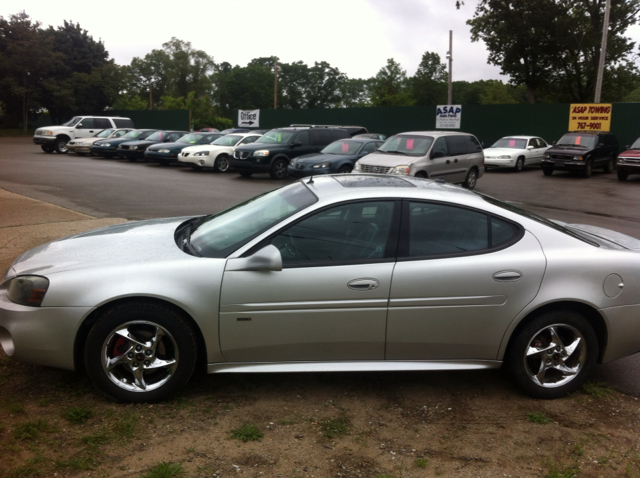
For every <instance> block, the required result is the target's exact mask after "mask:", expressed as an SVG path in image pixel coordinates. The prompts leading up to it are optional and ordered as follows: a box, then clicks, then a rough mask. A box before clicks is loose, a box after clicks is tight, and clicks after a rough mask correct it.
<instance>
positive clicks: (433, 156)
mask: <svg viewBox="0 0 640 478" xmlns="http://www.w3.org/2000/svg"><path fill="white" fill-rule="evenodd" d="M436 158H444V153H443V152H442V151H434V152H433V153H431V159H436Z"/></svg>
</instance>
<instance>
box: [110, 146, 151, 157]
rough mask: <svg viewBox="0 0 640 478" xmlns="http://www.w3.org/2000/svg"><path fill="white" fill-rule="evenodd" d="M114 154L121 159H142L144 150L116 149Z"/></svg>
mask: <svg viewBox="0 0 640 478" xmlns="http://www.w3.org/2000/svg"><path fill="white" fill-rule="evenodd" d="M116 152H117V153H118V154H119V155H120V156H121V157H123V158H127V159H142V158H144V153H145V150H143V149H123V148H118V149H117V150H116Z"/></svg>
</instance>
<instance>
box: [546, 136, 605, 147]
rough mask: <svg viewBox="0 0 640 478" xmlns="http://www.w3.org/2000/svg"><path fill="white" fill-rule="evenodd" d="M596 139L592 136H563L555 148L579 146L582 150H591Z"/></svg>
mask: <svg viewBox="0 0 640 478" xmlns="http://www.w3.org/2000/svg"><path fill="white" fill-rule="evenodd" d="M597 141H598V137H597V136H596V135H593V134H586V135H583V134H565V135H564V136H563V137H562V138H560V141H558V142H557V143H556V146H562V145H565V146H567V145H568V146H579V147H584V148H593V147H595V146H596V144H597Z"/></svg>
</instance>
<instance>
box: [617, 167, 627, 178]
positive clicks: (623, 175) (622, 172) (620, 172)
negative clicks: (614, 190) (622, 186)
mask: <svg viewBox="0 0 640 478" xmlns="http://www.w3.org/2000/svg"><path fill="white" fill-rule="evenodd" d="M618 179H619V180H620V181H626V180H627V179H629V173H628V172H626V171H625V170H624V169H620V168H618Z"/></svg>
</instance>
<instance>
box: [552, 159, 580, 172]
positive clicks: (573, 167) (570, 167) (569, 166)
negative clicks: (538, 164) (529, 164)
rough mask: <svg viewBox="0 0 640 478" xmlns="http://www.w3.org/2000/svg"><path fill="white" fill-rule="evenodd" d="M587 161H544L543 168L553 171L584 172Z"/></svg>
mask: <svg viewBox="0 0 640 478" xmlns="http://www.w3.org/2000/svg"><path fill="white" fill-rule="evenodd" d="M586 166H587V162H586V161H574V160H571V159H543V160H542V167H543V168H551V169H564V170H567V171H582V170H583V169H584V168H586Z"/></svg>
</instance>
